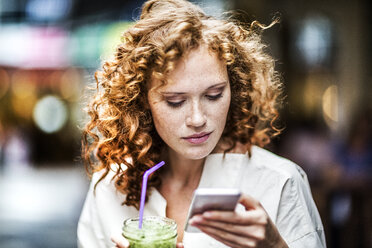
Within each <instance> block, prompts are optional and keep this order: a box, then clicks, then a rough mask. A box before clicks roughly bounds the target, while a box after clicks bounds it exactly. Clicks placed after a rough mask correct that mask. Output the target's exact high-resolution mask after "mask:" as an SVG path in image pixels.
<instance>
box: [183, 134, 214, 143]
mask: <svg viewBox="0 0 372 248" xmlns="http://www.w3.org/2000/svg"><path fill="white" fill-rule="evenodd" d="M211 133H212V132H209V133H206V132H203V133H198V134H193V135H191V136H188V137H186V138H183V139H184V140H186V141H188V142H190V143H191V144H201V143H203V142H205V141H206V140H207V139H208V138H209V135H210V134H211Z"/></svg>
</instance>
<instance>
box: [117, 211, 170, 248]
mask: <svg viewBox="0 0 372 248" xmlns="http://www.w3.org/2000/svg"><path fill="white" fill-rule="evenodd" d="M138 221H139V219H138V218H131V219H127V220H125V221H124V227H123V236H124V237H125V238H126V239H127V240H128V241H129V243H130V248H175V247H176V243H177V224H176V222H175V221H174V220H171V219H168V218H164V217H160V216H148V217H144V218H143V222H142V228H141V229H139V228H138Z"/></svg>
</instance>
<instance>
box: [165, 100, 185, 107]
mask: <svg viewBox="0 0 372 248" xmlns="http://www.w3.org/2000/svg"><path fill="white" fill-rule="evenodd" d="M184 101H185V100H182V101H178V102H172V101H167V104H168V105H169V106H170V107H172V108H177V107H180V106H181V105H182V103H183V102H184Z"/></svg>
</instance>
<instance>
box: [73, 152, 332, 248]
mask: <svg viewBox="0 0 372 248" xmlns="http://www.w3.org/2000/svg"><path fill="white" fill-rule="evenodd" d="M165 166H166V165H165ZM101 175H102V173H101V172H98V173H95V174H94V175H93V178H92V181H91V185H90V188H89V191H88V195H87V198H86V200H85V204H84V207H83V210H82V213H81V216H80V220H79V224H78V245H79V247H86V248H96V247H97V248H103V247H112V246H113V243H112V242H111V241H110V238H111V236H112V235H113V234H120V233H121V230H122V226H123V221H124V220H125V219H127V218H133V217H138V210H137V209H135V208H134V207H132V206H131V207H128V206H125V205H122V203H123V202H124V199H125V195H123V194H122V193H120V192H118V191H117V190H116V188H115V185H114V180H111V179H112V177H113V176H114V175H115V172H114V171H110V172H109V174H108V175H107V176H106V177H105V179H104V180H102V181H101V182H100V183H98V185H97V188H96V193H95V194H94V193H93V188H94V185H95V184H96V182H97V180H98V179H99V178H100V177H101ZM199 187H203V188H205V187H207V188H208V187H210V188H221V187H226V188H239V189H240V190H241V191H242V192H243V193H245V194H249V195H251V196H253V197H254V198H256V199H257V200H258V201H260V203H261V204H262V206H263V207H264V208H265V210H266V212H267V213H268V215H269V216H270V218H271V220H272V221H273V223H274V224H275V225H276V227H277V228H278V230H279V232H280V234H281V236H282V237H283V238H284V240H285V241H286V242H287V244H288V245H289V247H291V248H292V247H293V248H295V247H299V248H307V247H309V248H321V247H326V244H325V236H324V230H323V225H322V222H321V219H320V217H319V213H318V210H317V208H316V206H315V204H314V201H313V199H312V196H311V191H310V187H309V184H308V181H307V177H306V174H305V173H304V171H303V170H302V169H301V168H300V167H298V166H297V165H296V164H294V163H292V162H291V161H289V160H287V159H284V158H281V157H279V156H277V155H275V154H273V153H271V152H269V151H266V150H264V149H262V148H259V147H252V156H251V158H249V157H248V155H247V154H237V153H229V154H226V156H225V158H223V154H221V153H217V154H211V155H209V156H208V157H207V158H206V160H205V164H204V169H203V173H202V176H201V179H200V183H199ZM149 190H151V193H152V194H151V196H150V198H149V201H148V202H147V203H146V205H145V209H144V215H145V216H149V215H158V216H166V206H167V202H166V200H165V199H164V198H163V197H162V195H161V194H160V193H159V192H158V191H157V190H156V189H153V188H152V189H149ZM239 207H241V209H238V210H240V211H243V206H239ZM183 243H184V246H185V248H198V247H200V248H207V247H213V248H223V247H227V246H225V245H224V244H222V243H220V242H218V241H217V240H214V239H213V238H211V237H209V236H208V235H206V234H204V233H187V232H185V234H184V238H183Z"/></svg>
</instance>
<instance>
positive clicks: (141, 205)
mask: <svg viewBox="0 0 372 248" xmlns="http://www.w3.org/2000/svg"><path fill="white" fill-rule="evenodd" d="M164 164H165V163H164V161H161V162H160V163H158V164H157V165H155V166H153V167H152V168H150V169H148V170H147V171H145V174H143V181H142V191H141V203H140V212H139V223H138V228H139V229H141V228H142V221H143V209H144V207H145V199H146V188H147V178H148V177H149V176H150V175H151V174H152V173H153V172H154V171H156V170H157V169H159V168H160V167H162V166H163V165H164Z"/></svg>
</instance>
